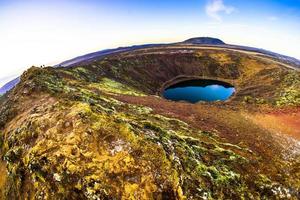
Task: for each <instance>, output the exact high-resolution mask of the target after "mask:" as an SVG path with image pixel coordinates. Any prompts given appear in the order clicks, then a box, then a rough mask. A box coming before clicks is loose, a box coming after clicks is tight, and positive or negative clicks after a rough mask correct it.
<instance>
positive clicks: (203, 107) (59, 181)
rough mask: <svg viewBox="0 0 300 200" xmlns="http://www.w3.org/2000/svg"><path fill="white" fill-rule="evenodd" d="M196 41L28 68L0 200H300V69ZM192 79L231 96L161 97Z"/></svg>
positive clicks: (11, 126) (6, 110)
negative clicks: (214, 84) (227, 89)
mask: <svg viewBox="0 0 300 200" xmlns="http://www.w3.org/2000/svg"><path fill="white" fill-rule="evenodd" d="M193 41H195V40H188V41H186V42H183V43H175V44H168V45H157V46H155V45H154V46H146V47H139V48H137V47H135V48H133V49H130V50H128V49H126V50H122V49H119V50H118V51H116V50H115V51H112V53H111V54H108V55H105V56H99V55H98V57H97V56H96V57H92V56H89V59H83V58H84V56H83V57H80V58H79V59H74V60H71V61H67V62H66V63H69V65H67V66H64V67H61V66H60V67H45V68H38V67H32V68H30V69H29V70H27V71H26V72H25V73H24V74H23V75H22V76H21V81H20V83H18V85H16V87H15V88H13V89H12V90H11V91H10V92H8V93H6V94H5V95H4V96H2V97H1V101H0V105H1V107H0V133H1V142H0V144H1V155H2V157H3V161H2V162H1V165H0V169H1V171H3V172H4V173H3V176H2V177H1V178H0V188H1V194H0V195H2V196H1V197H2V198H9V199H26V198H29V199H39V198H42V199H43V198H44V199H297V198H299V197H300V181H299V180H300V169H299V166H300V143H299V139H300V137H299V134H300V133H299V131H298V130H299V129H300V122H299V117H300V107H299V106H300V95H299V94H300V72H299V68H297V67H296V66H295V65H293V64H291V63H288V62H286V61H282V60H279V59H278V58H277V57H274V56H271V55H266V54H263V53H261V52H255V51H247V50H246V49H241V48H237V47H236V46H235V47H234V46H230V45H225V43H224V44H223V43H217V44H207V43H205V44H203V43H201V41H202V40H199V39H198V40H197V41H198V42H197V43H193ZM205 41H207V38H206V39H205ZM76 60H77V61H78V62H75V61H76ZM70 63H71V64H70ZM196 79H205V80H215V81H220V82H222V83H227V84H228V85H229V86H234V88H235V93H234V95H233V96H232V97H231V98H230V99H229V100H228V101H222V102H220V101H216V102H199V103H197V104H191V103H188V102H180V101H179V102H174V101H169V100H167V99H164V98H163V96H162V94H163V91H164V90H165V89H166V88H168V87H170V86H172V85H174V84H177V83H180V82H182V81H188V80H196ZM273 124H276V126H274V125H273Z"/></svg>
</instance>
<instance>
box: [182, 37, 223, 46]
mask: <svg viewBox="0 0 300 200" xmlns="http://www.w3.org/2000/svg"><path fill="white" fill-rule="evenodd" d="M183 43H187V44H211V45H224V44H226V43H225V42H223V41H222V40H220V39H218V38H211V37H196V38H191V39H188V40H185V41H184V42H183Z"/></svg>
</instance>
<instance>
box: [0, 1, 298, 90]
mask: <svg viewBox="0 0 300 200" xmlns="http://www.w3.org/2000/svg"><path fill="white" fill-rule="evenodd" d="M198 36H211V37H217V38H220V39H222V40H223V41H225V42H227V43H231V44H241V45H248V46H254V47H260V48H264V49H268V50H271V51H275V52H278V53H282V54H285V55H289V56H293V57H296V58H298V59H300V47H299V45H300V0H284V1H283V0H274V1H271V0H188V1H187V0H181V1H179V0H178V1H174V0H172V1H171V0H163V1H162V0H82V1H79V0H73V1H71V0H0V59H1V62H0V86H1V85H3V84H4V83H5V82H7V80H10V79H12V78H14V77H16V76H18V75H20V74H21V73H22V71H23V70H25V69H27V68H28V67H30V66H32V65H42V64H45V65H52V64H57V63H59V62H61V61H64V60H67V59H70V58H73V57H76V56H79V55H82V54H85V53H90V52H93V51H98V50H102V49H106V48H113V47H119V46H127V45H132V44H144V43H158V42H177V41H182V40H185V39H188V38H190V37H198Z"/></svg>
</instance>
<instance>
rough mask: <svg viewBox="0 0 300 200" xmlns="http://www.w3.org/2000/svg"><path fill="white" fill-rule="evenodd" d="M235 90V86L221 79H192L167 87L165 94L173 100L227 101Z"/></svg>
mask: <svg viewBox="0 0 300 200" xmlns="http://www.w3.org/2000/svg"><path fill="white" fill-rule="evenodd" d="M234 92H235V89H234V87H233V86H231V85H229V84H227V83H224V82H221V81H214V80H190V81H185V82H181V83H178V84H175V85H173V86H171V87H169V88H167V89H166V90H165V91H164V93H163V96H164V97H165V98H166V99H169V100H173V101H187V102H190V103H197V102H199V101H207V102H212V101H225V100H227V99H228V98H229V97H230V96H231V95H232V94H233V93H234Z"/></svg>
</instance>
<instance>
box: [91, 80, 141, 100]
mask: <svg viewBox="0 0 300 200" xmlns="http://www.w3.org/2000/svg"><path fill="white" fill-rule="evenodd" d="M89 86H90V87H92V88H97V89H100V90H103V91H105V92H109V93H115V94H126V95H133V96H144V94H143V93H142V92H139V91H137V90H136V89H133V88H131V87H128V86H125V85H123V84H121V83H120V82H117V81H115V80H112V79H108V78H102V79H101V81H100V82H98V83H92V84H90V85H89Z"/></svg>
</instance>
